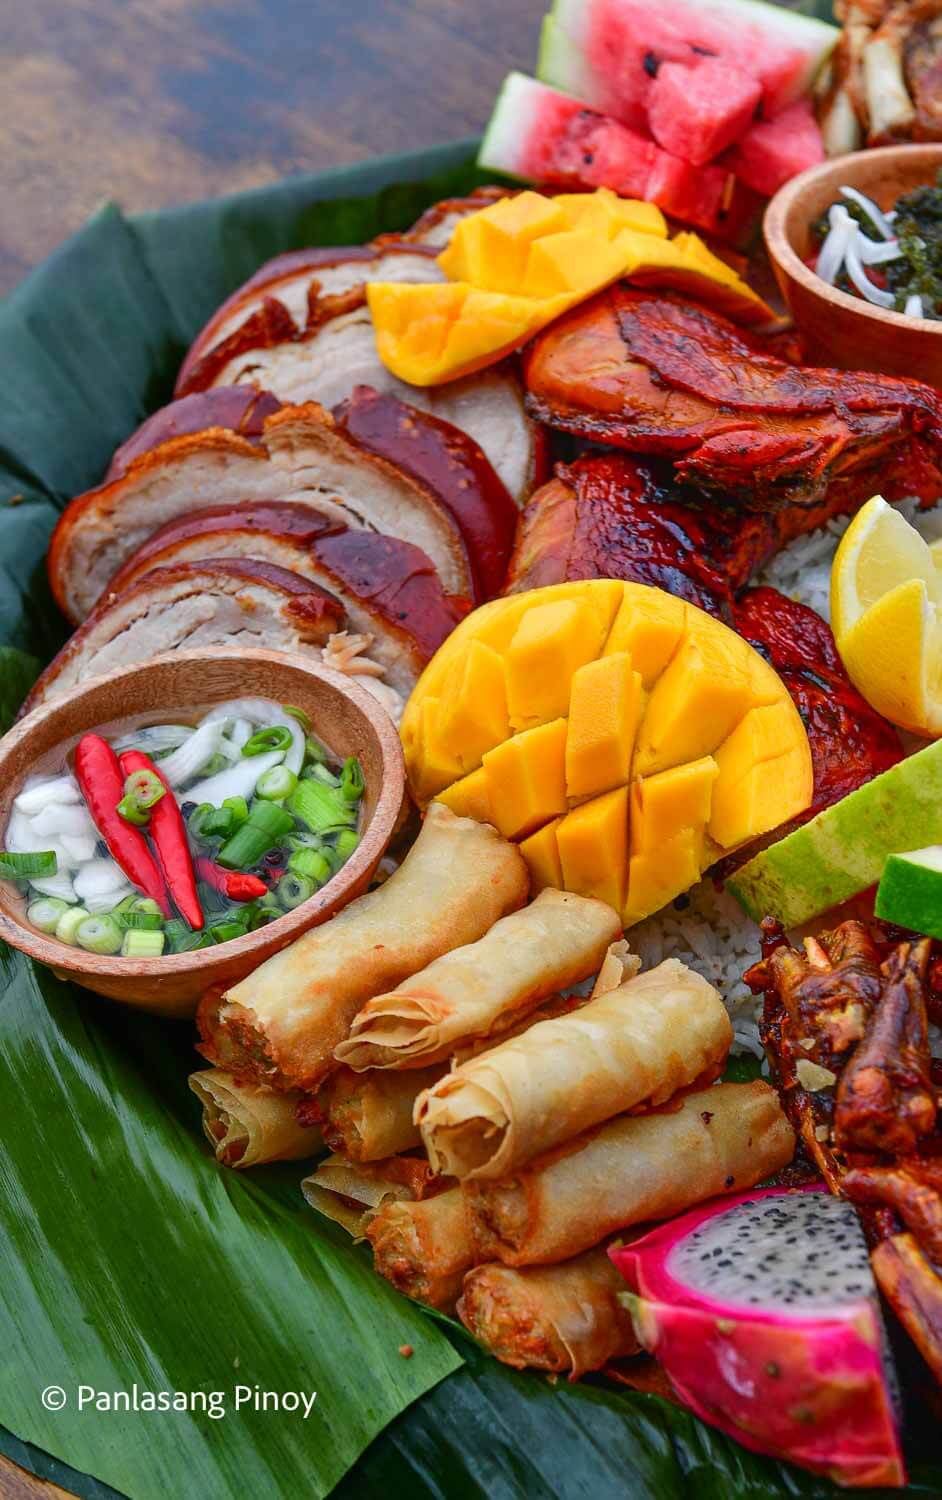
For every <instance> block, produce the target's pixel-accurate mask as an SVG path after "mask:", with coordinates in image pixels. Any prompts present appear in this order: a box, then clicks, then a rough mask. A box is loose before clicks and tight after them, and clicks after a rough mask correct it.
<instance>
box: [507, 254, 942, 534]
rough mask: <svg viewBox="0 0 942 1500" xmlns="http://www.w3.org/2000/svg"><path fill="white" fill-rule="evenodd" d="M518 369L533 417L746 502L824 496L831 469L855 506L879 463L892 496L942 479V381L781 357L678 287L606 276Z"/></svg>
mask: <svg viewBox="0 0 942 1500" xmlns="http://www.w3.org/2000/svg"><path fill="white" fill-rule="evenodd" d="M524 374H525V381H526V386H527V391H528V398H527V401H528V407H529V410H530V411H531V413H532V415H533V416H535V417H537V418H538V419H539V420H540V421H543V422H546V423H548V424H549V425H550V426H552V427H556V428H559V429H561V430H563V431H566V432H571V433H574V434H576V435H577V436H579V437H582V438H587V439H590V440H594V441H598V442H603V443H607V444H610V445H612V446H615V447H620V448H627V449H630V450H632V451H634V452H639V453H658V454H666V455H669V456H670V457H672V458H673V459H674V461H675V464H676V469H677V476H678V478H679V479H681V480H685V481H689V482H690V483H693V484H696V485H698V486H700V487H701V488H704V489H707V490H711V491H718V492H720V493H721V494H723V495H725V496H727V497H728V498H729V499H731V500H733V501H734V502H735V503H736V504H738V505H741V506H743V507H745V508H747V509H758V510H770V509H771V510H774V509H777V508H778V507H780V506H783V505H789V504H795V505H817V504H820V503H822V502H827V503H830V492H831V489H832V487H833V486H834V485H835V484H837V483H839V484H840V486H841V492H842V497H841V503H840V508H841V509H847V510H850V509H853V508H854V507H855V506H856V505H857V504H860V503H861V502H862V501H863V500H864V499H866V498H868V496H869V494H871V493H872V487H873V476H874V474H875V473H879V474H880V476H881V482H880V484H879V486H878V487H879V488H880V490H881V492H882V493H883V494H884V495H885V496H886V498H887V499H889V500H893V499H900V498H902V497H903V495H906V494H913V493H918V494H919V496H920V498H925V499H927V500H929V499H931V500H933V501H934V500H935V499H936V498H937V497H938V495H939V493H940V490H942V473H940V465H942V395H940V394H939V392H937V391H935V390H933V389H931V388H930V387H929V386H926V385H922V384H920V383H919V382H917V381H914V380H901V379H894V378H893V377H891V376H883V375H871V374H866V373H854V372H849V371H843V370H824V369H821V370H816V369H805V368H802V367H800V366H795V365H792V364H789V363H787V362H786V361H785V360H783V359H780V358H778V357H777V356H776V355H773V354H771V353H769V352H768V350H767V349H765V348H764V347H763V346H762V344H761V342H760V341H759V340H758V339H757V338H756V337H754V336H751V335H749V334H746V333H744V332H743V331H742V330H740V329H738V328H736V327H735V326H734V325H733V324H732V323H730V322H729V321H728V320H727V319H726V318H724V317H722V315H721V314H719V313H716V312H712V311H710V310H708V309H707V308H704V307H700V306H698V305H697V304H696V303H694V302H691V301H689V300H686V299H684V298H682V297H679V296H674V295H664V294H656V293H651V292H646V291H640V290H636V289H632V288H630V287H628V286H627V285H626V284H624V283H619V284H617V285H615V286H612V287H610V288H608V290H607V291H605V292H603V293H601V294H600V295H599V296H598V297H595V298H593V299H592V300H591V301H589V302H587V303H585V304H584V305H583V306H581V307H579V308H577V309H575V310H574V311H573V312H572V313H570V314H568V315H567V316H565V317H563V318H560V319H559V320H558V321H557V322H556V323H554V324H553V325H552V326H551V327H550V328H549V329H547V330H546V331H545V332H544V333H542V334H540V335H538V337H537V338H536V339H535V340H534V341H533V343H532V344H531V345H530V347H529V350H528V352H527V354H526V357H525V362H524ZM904 454H905V459H906V462H905V466H904V469H903V471H902V472H900V464H899V460H900V457H901V455H904ZM900 485H903V486H905V487H903V488H901V487H900Z"/></svg>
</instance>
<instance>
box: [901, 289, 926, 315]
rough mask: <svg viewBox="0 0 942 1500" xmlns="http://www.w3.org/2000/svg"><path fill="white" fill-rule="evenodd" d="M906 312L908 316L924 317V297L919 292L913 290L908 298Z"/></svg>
mask: <svg viewBox="0 0 942 1500" xmlns="http://www.w3.org/2000/svg"><path fill="white" fill-rule="evenodd" d="M905 312H906V316H907V318H921V317H922V315H923V313H922V298H921V297H920V295H919V293H918V292H913V294H912V296H911V297H907V298H906V308H905Z"/></svg>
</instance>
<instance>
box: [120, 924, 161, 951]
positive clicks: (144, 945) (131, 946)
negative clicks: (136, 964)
mask: <svg viewBox="0 0 942 1500" xmlns="http://www.w3.org/2000/svg"><path fill="white" fill-rule="evenodd" d="M163 951H164V934H163V933H162V932H140V931H135V930H134V929H133V928H132V929H130V930H129V931H128V932H126V933H125V934H124V941H123V942H122V944H121V957H122V958H159V957H160V955H161V954H162V953H163Z"/></svg>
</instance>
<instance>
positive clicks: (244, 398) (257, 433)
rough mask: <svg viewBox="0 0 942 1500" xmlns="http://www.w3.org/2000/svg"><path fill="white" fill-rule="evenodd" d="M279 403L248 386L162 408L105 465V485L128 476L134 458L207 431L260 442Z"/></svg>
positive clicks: (205, 393)
mask: <svg viewBox="0 0 942 1500" xmlns="http://www.w3.org/2000/svg"><path fill="white" fill-rule="evenodd" d="M280 407H281V402H280V401H279V400H278V397H277V396H273V395H272V394H271V392H270V391H258V390H256V389H255V387H254V386H250V385H220V386H216V387H215V389H213V390H211V391H198V392H196V393H195V394H194V395H192V396H183V397H181V398H180V400H179V401H171V402H170V403H169V405H167V406H162V407H161V408H160V410H159V411H155V412H153V413H152V415H151V416H149V417H148V418H147V421H146V422H142V423H141V425H140V427H139V428H138V429H137V431H136V432H133V433H132V434H131V436H130V437H129V438H128V440H127V442H125V443H122V444H121V447H120V448H118V449H116V450H115V455H114V457H113V458H112V460H111V463H110V464H109V465H108V472H107V473H106V475H105V483H107V482H108V481H109V480H111V479H117V477H118V475H119V474H125V473H127V471H128V469H129V468H130V467H131V464H132V463H133V461H134V459H135V458H140V456H141V454H143V453H149V452H150V451H151V449H152V448H159V446H160V444H161V443H166V442H167V441H168V440H169V439H170V438H175V437H184V436H185V435H186V434H187V433H190V432H205V431H206V430H207V428H209V427H223V428H226V429H228V431H229V432H237V433H238V434H239V436H240V437H244V438H248V440H249V442H256V443H257V442H260V441H261V438H262V433H263V432H264V430H265V418H266V417H270V416H271V414H272V412H276V411H278V410H279V409H280Z"/></svg>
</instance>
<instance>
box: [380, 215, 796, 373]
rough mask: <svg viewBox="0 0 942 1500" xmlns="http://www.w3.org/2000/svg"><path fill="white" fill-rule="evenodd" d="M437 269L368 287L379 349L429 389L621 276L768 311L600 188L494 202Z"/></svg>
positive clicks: (690, 244)
mask: <svg viewBox="0 0 942 1500" xmlns="http://www.w3.org/2000/svg"><path fill="white" fill-rule="evenodd" d="M438 264H439V266H440V267H441V269H442V270H443V271H444V273H445V275H446V276H447V277H448V282H447V283H446V284H444V285H443V284H442V283H440V282H421V283H418V284H415V283H406V282H371V283H370V284H369V285H368V287H367V298H368V301H369V307H370V313H371V315H372V319H373V325H374V328H375V330H376V347H377V350H378V352H379V356H380V358H381V360H382V361H383V363H384V364H385V365H386V366H387V368H388V369H390V370H391V371H392V372H393V374H395V375H397V376H399V378H400V379H402V380H406V381H408V382H409V383H410V384H412V385H420V386H428V385H439V384H442V383H443V382H445V381H448V380H456V379H458V377H459V376H462V375H468V374H470V373H472V372H473V371H474V370H480V369H483V368H484V367H485V366H486V365H489V364H493V363H494V362H495V361H496V360H498V359H502V358H503V357H504V355H506V354H508V353H509V352H510V351H511V350H512V349H515V348H518V347H519V346H520V345H521V344H523V343H525V342H526V341H527V340H528V339H530V338H532V337H533V335H534V334H536V333H538V332H539V330H540V329H541V328H545V327H546V325H547V324H548V323H551V322H553V321H554V319H556V318H558V317H560V316H561V315H562V314H563V313H564V312H568V311H569V309H570V308H571V307H574V306H575V305H576V304H577V303H578V302H581V301H584V300H585V298H587V297H591V296H592V295H593V294H594V293H595V292H598V291H600V290H601V289H602V288H603V287H605V286H608V285H609V284H610V283H611V282H613V281H617V280H618V279H619V278H620V277H623V276H624V277H628V279H629V280H632V281H638V282H641V283H642V284H644V285H658V286H669V287H676V288H680V289H682V290H684V291H689V292H692V293H693V294H694V295H695V296H697V297H699V298H700V299H701V300H702V301H705V302H708V303H710V304H712V305H713V306H716V307H719V308H720V310H721V311H723V312H725V313H728V314H729V315H730V316H731V317H733V318H736V319H738V320H739V321H740V322H743V323H747V324H761V323H767V322H769V321H770V320H771V319H772V317H773V314H772V312H771V309H770V308H769V307H767V306H766V304H765V303H764V302H763V301H762V299H761V297H759V296H757V295H756V293H755V292H753V291H752V289H751V288H750V287H749V286H748V285H747V284H746V283H745V282H744V281H743V280H742V278H741V277H739V276H738V275H737V274H736V272H735V271H734V270H732V268H731V267H730V266H728V265H727V264H726V263H725V261H722V260H720V259H719V257H718V256H716V255H714V254H713V253H712V251H711V250H709V249H708V248H707V246H706V245H705V244H703V242H702V241H701V240H700V239H699V238H698V237H697V236H696V235H695V234H692V233H689V232H686V233H684V234H679V235H677V236H676V238H675V239H673V240H671V239H668V238H667V226H666V224H665V222H664V218H663V216H662V215H661V213H660V211H659V210H658V209H655V208H653V207H652V205H651V204H647V203H638V202H635V201H634V200H631V199H622V198H618V197H617V196H616V195H615V194H614V193H612V192H610V191H609V190H608V189H605V188H601V189H599V190H598V191H597V192H595V193H565V194H561V195H560V196H559V197H557V198H545V197H543V196H542V195H541V194H540V193H535V192H529V191H527V192H521V193H517V194H515V195H514V196H512V197H508V198H499V199H498V200H497V201H496V202H495V203H491V204H489V205H488V206H487V207H486V208H482V209H481V210H480V211H479V212H478V213H475V214H469V215H468V216H467V217H466V218H464V219H462V220H461V221H460V222H459V223H458V224H457V225H456V226H455V229H454V231H453V233H452V237H451V240H450V241H449V243H448V245H447V246H446V248H445V249H444V250H443V251H442V253H441V254H440V255H439V257H438Z"/></svg>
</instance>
